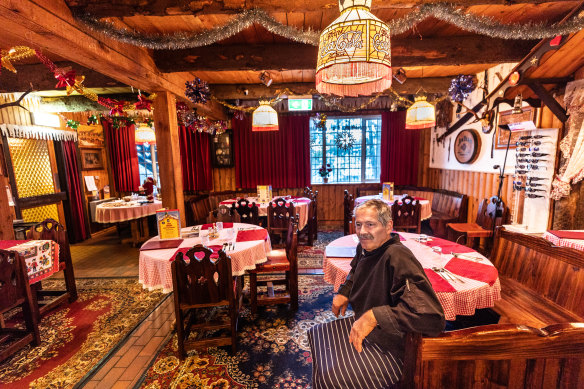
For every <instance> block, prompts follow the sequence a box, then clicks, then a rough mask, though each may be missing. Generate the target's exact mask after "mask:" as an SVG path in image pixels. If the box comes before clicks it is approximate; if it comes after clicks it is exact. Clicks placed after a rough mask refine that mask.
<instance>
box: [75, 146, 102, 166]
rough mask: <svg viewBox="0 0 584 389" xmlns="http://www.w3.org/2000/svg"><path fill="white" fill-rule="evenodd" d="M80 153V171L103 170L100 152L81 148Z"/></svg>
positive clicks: (95, 149) (96, 149)
mask: <svg viewBox="0 0 584 389" xmlns="http://www.w3.org/2000/svg"><path fill="white" fill-rule="evenodd" d="M79 151H80V152H81V170H103V159H102V150H101V149H98V148H83V149H79Z"/></svg>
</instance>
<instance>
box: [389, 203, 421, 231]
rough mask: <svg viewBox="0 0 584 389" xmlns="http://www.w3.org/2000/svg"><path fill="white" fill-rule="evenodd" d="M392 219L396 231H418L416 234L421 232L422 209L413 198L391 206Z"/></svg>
mask: <svg viewBox="0 0 584 389" xmlns="http://www.w3.org/2000/svg"><path fill="white" fill-rule="evenodd" d="M391 217H392V219H393V229H394V230H410V229H416V233H418V234H419V233H420V232H421V228H422V227H421V226H422V207H421V205H420V202H419V201H418V200H416V199H414V198H413V197H411V196H406V197H402V199H401V200H400V201H394V202H393V205H392V206H391Z"/></svg>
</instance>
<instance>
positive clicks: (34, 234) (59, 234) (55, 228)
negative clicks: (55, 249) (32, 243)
mask: <svg viewBox="0 0 584 389" xmlns="http://www.w3.org/2000/svg"><path fill="white" fill-rule="evenodd" d="M26 238H27V239H33V240H52V241H55V242H57V243H58V244H59V262H65V263H66V264H67V265H71V249H70V247H69V238H68V237H67V231H66V230H65V227H63V225H62V224H61V223H59V222H58V221H56V220H55V219H51V218H49V219H45V220H43V221H42V222H40V223H38V224H36V225H34V226H32V227H31V228H30V229H29V230H28V231H27V232H26Z"/></svg>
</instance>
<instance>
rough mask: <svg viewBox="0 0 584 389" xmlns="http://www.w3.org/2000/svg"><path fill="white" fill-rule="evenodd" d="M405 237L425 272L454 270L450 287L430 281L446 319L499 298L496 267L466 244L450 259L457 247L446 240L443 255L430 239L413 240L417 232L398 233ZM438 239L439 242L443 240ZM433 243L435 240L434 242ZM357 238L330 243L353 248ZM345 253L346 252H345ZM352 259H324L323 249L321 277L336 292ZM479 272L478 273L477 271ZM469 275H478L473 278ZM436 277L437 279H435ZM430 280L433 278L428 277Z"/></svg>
mask: <svg viewBox="0 0 584 389" xmlns="http://www.w3.org/2000/svg"><path fill="white" fill-rule="evenodd" d="M400 235H401V236H402V237H403V238H405V241H402V243H403V244H404V245H405V246H407V247H408V248H409V249H410V250H412V252H413V253H414V256H415V257H416V259H418V261H419V262H420V264H421V265H422V267H423V268H424V270H425V271H426V272H433V271H432V270H431V269H432V267H435V266H436V267H446V268H447V269H449V270H450V271H452V272H454V273H456V275H457V276H458V277H459V278H461V279H462V280H463V281H464V283H462V282H452V281H450V282H448V284H449V287H448V288H443V287H440V285H436V284H435V283H432V286H433V287H434V290H435V292H436V295H437V296H438V299H439V300H440V303H441V304H442V308H443V309H444V314H445V316H446V320H455V319H456V315H472V314H474V312H475V310H476V309H480V308H488V307H492V306H494V305H495V301H497V300H499V299H500V298H501V284H500V282H499V277H498V273H497V271H496V269H495V268H494V267H493V264H492V263H491V262H489V260H488V259H487V258H485V257H483V256H482V255H481V254H479V253H477V252H476V251H473V252H470V253H469V252H468V247H466V246H461V247H460V250H456V251H454V252H455V253H461V252H466V253H467V254H465V257H461V258H459V259H457V260H453V256H452V255H451V254H450V252H452V251H453V250H455V249H456V248H457V246H453V245H452V242H448V244H449V245H448V248H449V249H448V250H444V251H443V252H444V254H437V253H436V252H434V251H433V250H432V246H434V245H433V244H432V242H433V241H429V242H428V243H427V244H422V243H419V242H417V241H416V240H415V238H417V237H418V236H419V235H417V234H410V233H404V232H400ZM437 242H438V243H439V242H442V240H440V241H438V240H437ZM437 242H435V243H437ZM357 243H358V240H357V239H356V236H355V235H347V236H344V237H342V238H339V239H337V240H334V241H333V242H331V243H330V244H329V246H338V247H356V246H357ZM347 253H348V252H347ZM351 259H352V258H327V257H326V251H325V257H324V260H323V269H324V279H325V281H326V282H329V283H331V284H333V285H334V288H335V291H337V290H338V289H339V286H340V285H341V284H342V283H343V282H344V281H345V278H346V277H347V274H349V271H350V270H351V266H350V263H351ZM461 261H466V262H468V263H467V264H466V266H461ZM483 266H488V267H489V269H487V270H489V271H484V272H482V273H481V269H484V268H483ZM479 273H480V274H479ZM471 277H475V278H480V280H478V279H473V278H471ZM436 280H438V278H436ZM430 281H432V277H430Z"/></svg>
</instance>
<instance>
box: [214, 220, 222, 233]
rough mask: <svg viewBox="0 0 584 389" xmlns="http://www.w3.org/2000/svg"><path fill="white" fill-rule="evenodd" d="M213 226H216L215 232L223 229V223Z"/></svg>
mask: <svg viewBox="0 0 584 389" xmlns="http://www.w3.org/2000/svg"><path fill="white" fill-rule="evenodd" d="M215 225H216V226H217V232H219V231H221V230H222V229H223V222H216V223H215Z"/></svg>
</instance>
